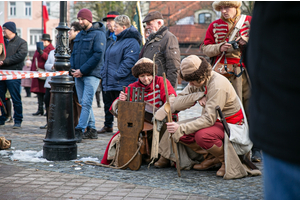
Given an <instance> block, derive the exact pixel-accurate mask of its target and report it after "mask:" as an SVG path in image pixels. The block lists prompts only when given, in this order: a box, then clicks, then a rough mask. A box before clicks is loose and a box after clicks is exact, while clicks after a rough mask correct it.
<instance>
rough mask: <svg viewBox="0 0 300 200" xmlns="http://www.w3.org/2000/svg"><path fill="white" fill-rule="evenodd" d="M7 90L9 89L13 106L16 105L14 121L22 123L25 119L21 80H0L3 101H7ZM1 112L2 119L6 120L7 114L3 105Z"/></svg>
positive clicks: (0, 117) (0, 92) (0, 94)
mask: <svg viewBox="0 0 300 200" xmlns="http://www.w3.org/2000/svg"><path fill="white" fill-rule="evenodd" d="M6 90H8V91H9V93H10V96H11V99H12V102H13V106H14V117H13V118H14V121H15V123H22V121H23V107H22V100H21V95H20V93H21V80H20V79H17V80H6V81H0V97H1V99H2V101H3V102H5V93H6ZM1 113H2V115H1V116H0V121H1V122H5V120H6V116H5V112H4V110H3V107H2V106H1Z"/></svg>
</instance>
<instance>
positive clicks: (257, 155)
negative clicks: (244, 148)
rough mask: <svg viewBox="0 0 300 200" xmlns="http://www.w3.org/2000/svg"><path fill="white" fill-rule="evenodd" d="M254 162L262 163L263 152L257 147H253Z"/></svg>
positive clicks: (252, 159) (252, 158)
mask: <svg viewBox="0 0 300 200" xmlns="http://www.w3.org/2000/svg"><path fill="white" fill-rule="evenodd" d="M251 161H252V162H261V161H262V156H261V150H260V149H259V148H257V147H255V146H253V147H252V157H251Z"/></svg>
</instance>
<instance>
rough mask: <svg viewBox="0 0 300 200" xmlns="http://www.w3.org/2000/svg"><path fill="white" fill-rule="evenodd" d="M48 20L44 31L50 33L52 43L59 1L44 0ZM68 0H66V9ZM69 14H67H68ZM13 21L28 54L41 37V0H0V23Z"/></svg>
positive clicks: (56, 24)
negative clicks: (26, 46)
mask: <svg viewBox="0 0 300 200" xmlns="http://www.w3.org/2000/svg"><path fill="white" fill-rule="evenodd" d="M46 4H47V9H48V14H49V21H48V22H47V23H46V27H47V30H46V33H48V34H50V36H51V39H52V44H53V46H54V47H55V43H56V33H57V30H56V27H57V26H58V23H59V7H60V6H59V5H60V3H59V1H46ZM69 7H70V2H69V1H68V10H70V9H69ZM68 16H69V14H68ZM8 21H13V22H15V23H16V26H17V33H18V35H19V36H20V37H21V38H23V39H24V40H26V41H27V43H28V52H29V56H30V57H32V56H33V54H34V52H35V50H36V42H39V41H40V38H41V37H42V31H43V30H42V27H43V24H42V1H0V24H1V26H2V25H3V24H4V23H5V22H8Z"/></svg>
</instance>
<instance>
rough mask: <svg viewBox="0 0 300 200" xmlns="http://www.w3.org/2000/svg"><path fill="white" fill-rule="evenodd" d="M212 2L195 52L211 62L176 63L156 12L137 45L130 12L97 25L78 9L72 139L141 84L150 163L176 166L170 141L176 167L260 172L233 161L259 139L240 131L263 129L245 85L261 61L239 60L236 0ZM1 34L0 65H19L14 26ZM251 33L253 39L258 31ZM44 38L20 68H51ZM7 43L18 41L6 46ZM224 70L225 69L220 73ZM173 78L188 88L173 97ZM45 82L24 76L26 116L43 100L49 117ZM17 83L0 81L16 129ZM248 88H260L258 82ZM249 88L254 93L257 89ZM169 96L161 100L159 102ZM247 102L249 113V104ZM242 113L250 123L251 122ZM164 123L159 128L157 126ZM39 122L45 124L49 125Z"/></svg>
mask: <svg viewBox="0 0 300 200" xmlns="http://www.w3.org/2000/svg"><path fill="white" fill-rule="evenodd" d="M212 6H213V8H214V10H216V11H220V12H221V18H220V19H217V20H215V21H213V22H212V23H211V24H210V25H209V27H208V29H207V32H206V36H205V39H204V42H203V44H202V45H201V50H202V51H203V53H204V54H205V55H206V56H207V57H210V61H211V63H209V62H208V61H207V60H206V58H203V57H198V56H195V55H190V56H187V57H186V58H184V59H183V60H181V57H180V50H179V44H178V40H177V38H176V36H175V35H174V34H172V33H171V32H169V30H168V28H167V27H166V26H164V20H163V16H162V14H161V13H160V12H158V11H152V12H149V13H148V14H147V15H146V17H145V18H144V19H143V23H145V32H146V43H145V44H144V45H143V46H141V45H142V36H141V34H140V33H139V32H138V31H137V29H136V28H135V27H134V26H132V25H131V20H130V18H129V17H128V16H126V15H122V14H119V13H118V12H116V11H110V12H108V13H107V16H106V17H105V18H103V19H102V21H105V22H106V28H105V26H104V24H103V23H102V22H93V16H92V12H91V11H90V10H88V9H86V8H84V9H81V10H80V11H79V12H78V14H77V19H78V22H74V23H72V24H71V29H70V31H69V39H70V46H69V47H70V49H71V58H70V62H71V69H72V72H71V75H72V76H73V77H74V80H75V87H74V94H75V96H74V122H75V123H74V124H75V127H74V128H75V138H76V140H77V142H81V141H82V139H97V138H98V134H102V133H107V132H113V121H114V116H117V115H118V114H117V113H118V102H120V101H126V100H128V93H129V92H130V93H134V96H135V97H136V98H138V99H139V98H140V96H137V95H140V93H137V94H136V93H135V91H134V90H133V87H140V88H144V89H145V99H144V100H145V101H146V102H148V103H150V104H153V105H154V106H155V107H156V108H157V109H158V110H157V111H156V112H155V113H154V118H153V120H152V123H153V125H154V124H156V126H158V127H159V132H158V134H159V137H156V136H155V134H156V133H155V132H157V131H156V130H153V133H152V134H153V137H152V140H154V138H157V140H158V144H156V145H153V144H152V145H151V140H150V143H149V144H147V145H148V146H149V145H150V146H151V148H152V150H151V152H156V153H154V154H155V155H148V156H150V157H151V158H153V159H152V160H151V159H149V157H147V158H148V159H147V161H146V162H147V163H149V162H151V161H154V162H155V163H154V166H156V167H159V168H164V167H169V166H171V165H172V164H173V163H176V162H178V160H177V159H176V155H175V151H174V149H172V145H171V142H172V140H173V141H175V143H176V144H177V145H176V146H177V147H178V154H179V155H180V156H179V158H180V159H179V161H180V162H179V163H176V164H175V165H177V167H179V168H180V169H195V170H207V169H210V168H216V167H217V168H218V171H217V173H216V175H217V176H220V177H223V178H224V179H233V178H241V177H245V176H249V175H251V176H253V175H260V174H261V172H260V171H259V170H258V169H256V168H251V166H250V165H247V164H245V163H244V162H243V161H244V160H242V159H241V156H242V157H243V158H244V159H248V160H249V159H251V160H252V161H253V162H260V161H262V155H261V150H260V148H262V147H263V145H262V143H261V141H260V140H259V137H260V136H258V135H259V133H258V132H259V131H257V127H256V128H255V129H253V130H254V131H253V133H254V135H253V136H252V137H253V139H254V144H253V143H252V141H251V140H250V139H249V137H248V133H249V126H251V125H252V123H254V124H261V126H264V125H263V124H262V122H261V121H260V122H258V121H257V119H254V118H255V117H254V115H258V112H259V111H257V110H255V112H253V113H252V112H251V110H250V109H249V106H248V101H249V99H250V91H251V89H252V88H251V81H250V78H249V77H250V76H249V74H248V71H247V64H249V65H251V66H254V65H257V66H259V63H257V62H254V61H252V60H249V59H248V60H247V61H248V62H245V60H246V59H247V57H246V50H247V43H248V40H249V38H251V37H250V23H251V19H252V17H251V16H246V15H243V14H241V9H240V7H241V2H237V1H220V2H219V1H218V2H214V3H213V4H212ZM275 7H276V6H275ZM259 8H260V7H259ZM259 8H258V9H259ZM262 17H263V16H262ZM256 20H258V19H256ZM258 21H259V20H258ZM258 21H256V23H257V24H259V22H258ZM3 33H4V37H5V40H4V42H5V47H6V51H0V55H1V53H2V54H3V53H5V54H6V55H5V56H6V58H5V59H2V60H1V61H0V69H11V70H21V69H22V67H23V63H24V59H25V58H26V56H27V43H26V41H24V40H23V39H21V38H19V37H18V36H17V34H16V26H15V24H14V22H7V23H5V24H4V25H3ZM255 36H256V37H257V38H259V39H261V37H260V35H257V34H255ZM261 40H262V39H261ZM51 41H52V40H51V38H50V35H48V34H43V36H42V42H43V46H44V48H43V49H41V48H37V50H36V52H35V54H34V57H33V59H32V61H30V60H27V61H26V65H25V66H24V68H23V70H29V66H30V65H31V67H30V70H31V71H37V70H38V68H40V69H44V70H46V71H53V70H54V66H53V64H54V47H53V46H52V44H51ZM262 42H263V41H262ZM13 43H16V44H18V45H12V44H13ZM235 45H237V47H236V46H235ZM255 45H256V44H255V43H252V46H251V48H252V49H251V48H250V51H249V52H250V53H248V54H247V55H252V54H253V55H255V56H256V57H259V55H257V54H255V53H254V51H255V50H253V48H256V49H257V45H256V46H255ZM16 46H18V48H17V49H16ZM0 47H1V46H0ZM251 50H252V51H251ZM245 57H246V59H245ZM154 58H155V59H154ZM153 60H155V63H154V62H153ZM224 66H225V68H224ZM223 68H224V69H225V71H224V70H223V71H222V69H223ZM163 73H165V74H166V77H167V82H166V83H167V87H168V90H167V91H168V94H166V93H165V90H164V83H163V82H164V81H163V78H162V75H163ZM250 75H252V77H251V78H253V77H254V76H255V75H253V72H252V74H251V73H250ZM178 76H180V77H181V78H182V79H183V80H185V81H187V82H188V83H189V84H188V85H187V86H186V87H185V88H184V89H183V91H182V92H180V93H179V94H176V92H175V91H176V87H177V78H178ZM50 79H51V78H50V77H48V78H47V80H46V81H45V80H41V79H37V78H35V79H32V83H25V82H24V83H23V82H22V86H23V87H24V88H25V90H26V94H27V96H28V97H30V95H31V94H30V93H31V92H32V93H35V94H37V97H38V105H39V106H38V111H37V112H36V113H33V115H43V114H44V108H43V102H45V105H46V115H47V113H48V112H47V110H48V107H49V99H50V92H49V91H50V88H51V86H50V85H49V84H48V81H49V80H50ZM153 82H155V84H153ZM20 86H21V81H20V80H9V81H0V97H1V99H2V100H4V99H10V98H11V99H12V102H13V105H14V117H13V120H14V122H15V124H14V128H20V127H21V122H22V118H23V116H22V101H21V97H20ZM123 86H126V89H123ZM30 87H31V89H30V91H29V89H28V88H30ZM128 87H131V90H128ZM253 87H256V88H259V89H262V88H261V87H260V86H259V84H258V83H257V82H255V83H254V84H253ZM6 91H9V93H10V98H6V97H5V94H6ZM97 91H98V95H99V91H102V98H103V103H104V113H105V121H104V125H103V127H102V128H101V130H98V131H97V130H96V126H95V123H96V121H97V119H95V117H94V114H93V109H92V102H93V99H94V96H95V94H97ZM254 91H255V92H256V93H255V95H256V96H257V94H258V93H257V91H259V90H257V89H256V90H254ZM167 96H170V99H169V98H167ZM131 97H132V96H131ZM98 99H100V98H99V97H98ZM167 99H169V102H166V101H167ZM131 100H132V99H131ZM134 100H135V99H133V101H134ZM98 101H99V100H98ZM5 102H6V101H5ZM195 103H199V104H200V105H201V106H202V107H203V109H202V114H200V113H199V117H198V118H194V119H190V120H185V121H177V120H176V117H174V116H175V115H176V113H178V112H180V111H182V110H185V109H187V108H190V107H192V106H193V105H195ZM6 104H8V103H6ZM98 107H99V104H98ZM217 108H220V110H221V113H222V114H223V115H224V118H225V121H226V122H224V120H222V119H221V117H222V116H221V113H220V116H219V115H218V113H217V111H216V109H217ZM250 108H251V107H250ZM252 108H255V109H257V108H256V107H255V106H254V104H253V105H252ZM1 111H2V112H1V113H2V115H1V117H0V125H4V124H5V121H6V120H7V118H8V117H7V115H5V114H4V112H3V108H2V109H1ZM167 112H172V113H173V119H175V120H173V122H168V123H165V122H166V118H167V115H168V113H167ZM247 118H250V119H252V120H250V123H249V122H248V119H247ZM162 124H163V125H165V126H164V128H162ZM226 124H227V125H228V127H229V128H230V135H229V133H228V132H227V131H226V130H224V127H226ZM248 124H249V125H248ZM41 128H47V123H46V125H45V126H43V127H41ZM119 133H120V131H117V132H116V134H115V135H114V136H113V137H112V139H111V140H110V142H109V144H108V145H107V148H106V151H105V153H104V157H103V159H102V161H101V163H102V164H105V165H109V164H110V163H111V161H112V160H113V158H114V155H115V154H116V146H114V145H116V144H117V143H118V142H119V140H120V134H119ZM170 137H171V138H172V140H170ZM147 141H148V140H147ZM256 143H257V144H258V146H256V145H255V144H256ZM251 153H252V157H251ZM268 153H269V154H270V155H272V153H270V152H268ZM270 155H268V156H270ZM266 158H268V163H271V162H272V161H273V160H272V157H266ZM289 161H292V162H293V161H295V159H292V158H291V159H289ZM296 161H297V160H296ZM115 164H116V165H118V164H117V163H115ZM252 167H253V166H252ZM289 167H291V166H289ZM270 180H271V179H270ZM270 180H269V179H268V181H270Z"/></svg>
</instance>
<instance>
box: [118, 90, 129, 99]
mask: <svg viewBox="0 0 300 200" xmlns="http://www.w3.org/2000/svg"><path fill="white" fill-rule="evenodd" d="M126 99H127V94H126V93H124V92H123V91H121V92H120V95H119V100H120V101H126Z"/></svg>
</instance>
